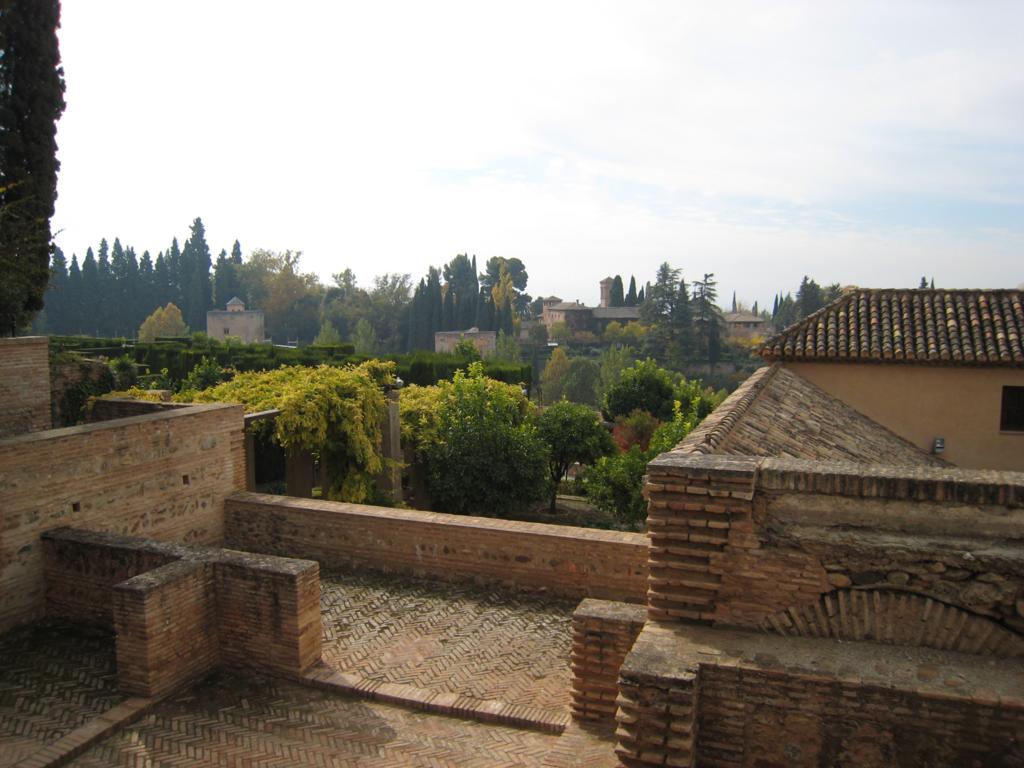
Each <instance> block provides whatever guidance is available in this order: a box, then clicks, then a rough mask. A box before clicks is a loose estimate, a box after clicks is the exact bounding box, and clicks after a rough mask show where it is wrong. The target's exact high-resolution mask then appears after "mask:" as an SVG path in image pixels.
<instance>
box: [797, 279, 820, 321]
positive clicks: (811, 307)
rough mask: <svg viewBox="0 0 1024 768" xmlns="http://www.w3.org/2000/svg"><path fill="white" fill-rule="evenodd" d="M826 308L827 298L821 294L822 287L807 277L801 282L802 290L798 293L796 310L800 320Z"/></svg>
mask: <svg viewBox="0 0 1024 768" xmlns="http://www.w3.org/2000/svg"><path fill="white" fill-rule="evenodd" d="M823 306H825V297H824V295H823V294H822V292H821V286H820V285H818V284H817V283H816V282H814V281H813V280H811V279H810V278H809V277H808V276H807V275H804V279H803V280H801V281H800V288H799V290H797V292H796V310H797V315H798V317H799V318H801V319H802V318H805V317H807V316H808V315H810V314H813V313H814V312H817V311H818V310H819V309H821V308H822V307H823Z"/></svg>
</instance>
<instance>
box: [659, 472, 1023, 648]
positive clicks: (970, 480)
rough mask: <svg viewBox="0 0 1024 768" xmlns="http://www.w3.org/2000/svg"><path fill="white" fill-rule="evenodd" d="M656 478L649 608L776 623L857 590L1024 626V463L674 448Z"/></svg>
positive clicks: (676, 615)
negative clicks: (914, 462) (918, 599)
mask: <svg viewBox="0 0 1024 768" xmlns="http://www.w3.org/2000/svg"><path fill="white" fill-rule="evenodd" d="M648 478H649V482H648V493H649V495H650V499H651V503H650V513H649V518H648V527H649V530H650V533H651V544H652V546H651V566H650V567H651V581H650V584H651V589H650V615H651V617H652V618H655V619H658V620H690V621H700V622H705V623H714V624H720V625H728V626H748V627H765V628H770V625H769V620H770V619H771V617H773V616H776V615H778V614H780V613H783V612H786V611H788V610H789V609H802V608H804V607H813V606H817V605H819V603H820V601H821V599H822V597H823V596H824V595H827V594H829V593H832V592H834V591H835V590H837V589H861V590H872V591H877V590H886V591H902V592H905V593H907V594H908V596H909V595H920V596H923V597H926V598H929V599H931V600H933V601H936V602H937V603H941V604H944V605H949V606H953V607H956V608H959V609H962V610H964V611H967V612H969V613H971V614H974V615H977V616H981V617H986V618H988V619H991V620H993V621H994V622H996V623H997V624H998V625H1000V626H1004V627H1008V628H1010V629H1012V630H1015V631H1017V632H1024V476H1022V475H1020V474H1016V473H980V472H975V471H969V470H953V469H930V468H923V469H909V468H900V469H894V468H882V467H867V466H856V465H843V464H823V463H817V462H807V461H799V460H788V459H755V458H742V457H722V456H698V455H690V456H680V455H673V454H668V455H666V456H663V457H660V458H659V459H656V460H655V461H654V462H652V463H651V465H650V467H649V474H648ZM951 642H952V640H951ZM950 647H951V646H950Z"/></svg>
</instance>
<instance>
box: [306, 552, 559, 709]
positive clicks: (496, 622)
mask: <svg viewBox="0 0 1024 768" xmlns="http://www.w3.org/2000/svg"><path fill="white" fill-rule="evenodd" d="M320 583H321V611H322V615H323V625H324V645H323V659H324V661H325V662H326V663H327V664H328V665H329V666H331V667H333V668H334V669H336V670H337V671H339V672H344V673H348V674H354V675H356V676H358V677H361V678H363V679H365V680H371V681H379V682H387V683H395V684H400V685H407V686H411V687H412V688H417V689H425V690H429V691H432V692H438V693H457V694H460V695H461V696H464V697H468V698H471V699H476V700H480V701H501V702H504V703H508V704H513V705H517V706H521V707H524V708H526V709H527V710H532V711H541V710H543V711H549V712H550V711H557V712H566V713H567V712H568V706H569V698H570V686H571V681H572V676H571V672H570V668H569V652H570V647H571V644H572V637H571V635H572V611H573V609H574V608H575V607H576V602H577V601H569V600H561V599H555V598H551V597H544V596H537V595H524V594H516V593H509V592H502V591H496V590H493V589H488V588H486V587H480V586H475V585H464V584H448V583H439V582H433V581H428V580H418V579H411V578H408V577H402V576H394V575H380V574H373V573H350V572H340V571H333V572H322V573H321V574H320Z"/></svg>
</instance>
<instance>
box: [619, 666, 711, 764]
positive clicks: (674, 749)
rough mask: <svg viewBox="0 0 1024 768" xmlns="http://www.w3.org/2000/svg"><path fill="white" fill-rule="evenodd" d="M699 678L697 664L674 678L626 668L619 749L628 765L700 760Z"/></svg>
mask: <svg viewBox="0 0 1024 768" xmlns="http://www.w3.org/2000/svg"><path fill="white" fill-rule="evenodd" d="M697 683H698V671H697V670H696V669H694V670H693V671H692V672H690V673H688V674H685V675H678V676H673V678H672V679H671V680H668V679H664V678H662V679H656V678H653V677H650V676H647V675H644V674H643V673H642V672H636V671H633V670H625V669H624V670H623V672H622V676H621V677H620V678H619V712H618V715H617V717H616V719H617V720H618V729H617V730H616V732H615V737H616V739H617V741H618V744H617V745H616V747H615V754H616V755H618V757H619V760H620V761H621V762H622V764H623V765H624V766H626V768H644V766H648V765H667V766H672V767H673V768H691V767H692V766H694V765H695V764H696V754H695V753H696V745H697V717H696V714H697V704H698V698H699V689H698V684H697Z"/></svg>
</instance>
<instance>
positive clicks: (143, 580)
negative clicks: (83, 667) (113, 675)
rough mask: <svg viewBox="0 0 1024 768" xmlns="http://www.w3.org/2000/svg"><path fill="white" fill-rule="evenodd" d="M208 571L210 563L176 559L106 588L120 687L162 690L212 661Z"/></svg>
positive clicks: (213, 618) (214, 627)
mask: <svg viewBox="0 0 1024 768" xmlns="http://www.w3.org/2000/svg"><path fill="white" fill-rule="evenodd" d="M213 572H214V567H213V565H211V564H210V563H206V562H201V561H192V560H177V561H175V562H173V563H168V564H167V565H164V566H162V567H160V568H157V569H156V570H152V571H149V572H148V573H143V574H140V575H138V576H135V577H133V578H131V579H128V580H127V581H123V582H121V583H120V584H117V585H116V586H115V587H114V588H113V590H112V591H111V592H109V593H108V600H109V599H110V598H111V597H112V598H113V600H112V602H113V613H114V630H115V632H116V633H117V678H118V684H119V685H120V688H121V690H122V691H124V692H125V693H130V694H135V695H138V696H162V695H163V694H165V693H168V692H170V691H172V690H174V689H175V688H177V687H178V686H180V685H181V684H182V683H184V682H186V681H189V680H195V679H198V678H200V677H202V676H204V675H206V674H207V673H208V672H210V671H212V670H213V669H214V668H215V667H216V666H217V664H218V661H219V659H220V651H219V648H220V643H219V632H218V623H219V622H218V617H217V595H216V591H215V589H214V573H213Z"/></svg>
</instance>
